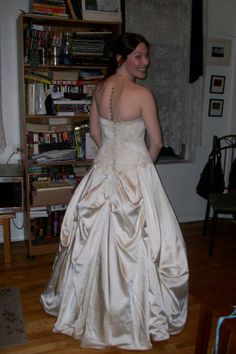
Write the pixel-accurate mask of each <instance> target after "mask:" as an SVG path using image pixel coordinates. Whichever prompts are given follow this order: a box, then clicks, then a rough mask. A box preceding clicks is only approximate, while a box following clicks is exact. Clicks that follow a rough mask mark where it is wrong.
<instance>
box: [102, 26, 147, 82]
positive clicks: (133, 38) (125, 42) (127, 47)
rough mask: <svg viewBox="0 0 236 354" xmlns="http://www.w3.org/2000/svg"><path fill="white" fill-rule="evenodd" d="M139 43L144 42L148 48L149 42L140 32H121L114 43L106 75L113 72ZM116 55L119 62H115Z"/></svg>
mask: <svg viewBox="0 0 236 354" xmlns="http://www.w3.org/2000/svg"><path fill="white" fill-rule="evenodd" d="M140 43H144V44H145V45H146V46H147V48H148V49H149V43H148V42H147V40H146V39H145V38H144V37H143V36H141V35H140V34H137V33H131V32H126V33H123V34H121V35H120V36H119V37H118V38H117V39H116V41H115V43H114V47H113V53H112V57H111V59H110V63H109V65H108V68H107V76H110V75H112V74H114V73H115V72H116V69H117V68H118V67H119V66H120V65H121V64H122V63H123V62H124V61H125V60H126V58H127V56H128V55H129V54H130V53H132V52H133V51H134V50H135V48H136V47H137V46H138V45H139V44H140ZM117 55H120V56H121V60H120V62H119V63H117Z"/></svg>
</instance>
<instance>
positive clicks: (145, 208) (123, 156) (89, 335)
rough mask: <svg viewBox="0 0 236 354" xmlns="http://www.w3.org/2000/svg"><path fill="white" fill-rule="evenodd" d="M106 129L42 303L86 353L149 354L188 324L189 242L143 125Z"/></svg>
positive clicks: (111, 124)
mask: <svg viewBox="0 0 236 354" xmlns="http://www.w3.org/2000/svg"><path fill="white" fill-rule="evenodd" d="M100 124H101V129H102V141H103V144H102V147H101V148H100V150H99V152H98V155H97V158H96V160H95V162H94V164H93V166H92V167H91V169H90V171H89V172H88V173H87V175H86V176H85V177H84V178H83V180H82V181H81V183H80V184H79V186H78V187H77V189H76V191H75V193H74V195H73V197H72V199H71V201H70V203H69V205H68V208H67V211H66V214H65V217H64V220H63V223H62V229H61V239H60V241H61V242H60V246H59V252H58V255H57V257H56V259H55V262H54V265H53V271H52V276H51V279H50V280H49V283H48V285H47V287H46V289H45V291H44V292H43V294H42V295H41V303H42V305H43V307H44V310H45V311H46V312H47V313H49V314H51V315H54V316H56V317H57V320H56V323H55V326H54V329H53V330H54V331H55V332H60V333H64V334H67V335H70V336H73V337H74V338H75V339H78V340H80V345H81V346H82V347H94V348H104V347H109V346H116V347H119V348H123V349H133V350H147V349H150V348H151V347H152V344H151V343H152V341H160V340H164V339H167V338H169V336H170V335H173V334H176V333H178V332H180V331H181V330H182V329H183V327H184V325H185V322H186V317H187V305H188V277H189V275H188V263H187V257H186V248H185V243H184V240H183V237H182V234H181V231H180V228H179V225H178V222H177V220H176V217H175V214H174V212H173V210H172V207H171V205H170V203H169V201H168V199H167V196H166V194H165V192H164V189H163V187H162V184H161V182H160V180H159V177H158V174H157V171H156V169H155V167H154V165H153V163H152V161H151V159H150V157H149V154H148V152H147V148H146V145H145V142H144V135H145V126H144V122H143V120H142V118H139V119H135V120H131V121H125V122H124V121H123V122H115V121H113V120H108V119H104V118H100Z"/></svg>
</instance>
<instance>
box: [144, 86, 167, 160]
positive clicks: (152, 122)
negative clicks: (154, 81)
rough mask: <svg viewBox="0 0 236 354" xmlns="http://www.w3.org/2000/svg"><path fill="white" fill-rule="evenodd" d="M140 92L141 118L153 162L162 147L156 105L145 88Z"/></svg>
mask: <svg viewBox="0 0 236 354" xmlns="http://www.w3.org/2000/svg"><path fill="white" fill-rule="evenodd" d="M141 91H142V92H141V95H140V102H141V107H142V117H143V120H144V122H145V125H146V129H147V133H148V136H149V140H150V145H149V147H148V152H149V155H150V157H151V159H152V161H153V162H155V161H156V159H157V157H158V155H159V153H160V151H161V148H162V146H163V141H162V134H161V127H160V123H159V116H158V111H157V105H156V102H155V99H154V97H153V95H152V93H151V92H150V91H149V90H148V89H147V88H144V87H143V88H142V90H141Z"/></svg>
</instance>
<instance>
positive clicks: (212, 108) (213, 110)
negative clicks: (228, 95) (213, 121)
mask: <svg viewBox="0 0 236 354" xmlns="http://www.w3.org/2000/svg"><path fill="white" fill-rule="evenodd" d="M223 107H224V100H218V99H215V98H212V99H210V101H209V112H208V116H209V117H222V115H223Z"/></svg>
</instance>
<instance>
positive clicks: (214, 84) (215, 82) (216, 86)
mask: <svg viewBox="0 0 236 354" xmlns="http://www.w3.org/2000/svg"><path fill="white" fill-rule="evenodd" d="M224 89H225V76H217V75H211V84H210V93H224Z"/></svg>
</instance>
